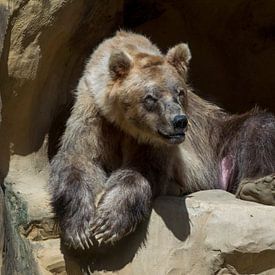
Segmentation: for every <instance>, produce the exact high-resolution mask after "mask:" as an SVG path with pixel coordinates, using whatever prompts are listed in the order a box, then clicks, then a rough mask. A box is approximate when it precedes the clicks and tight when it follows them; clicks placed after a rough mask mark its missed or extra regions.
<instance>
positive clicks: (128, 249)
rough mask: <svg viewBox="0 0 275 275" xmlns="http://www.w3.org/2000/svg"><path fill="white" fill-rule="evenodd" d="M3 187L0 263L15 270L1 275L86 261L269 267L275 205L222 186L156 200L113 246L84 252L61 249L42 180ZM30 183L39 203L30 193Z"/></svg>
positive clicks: (56, 269) (207, 270) (125, 267)
mask: <svg viewBox="0 0 275 275" xmlns="http://www.w3.org/2000/svg"><path fill="white" fill-rule="evenodd" d="M6 186H7V189H6V190H7V191H6V205H7V208H8V211H7V213H8V214H7V216H8V217H7V220H8V221H9V226H10V227H9V228H8V230H7V231H8V240H9V242H8V247H9V249H10V250H12V253H14V254H11V252H9V254H8V255H7V260H9V261H11V259H15V258H16V260H13V261H12V262H9V263H6V266H7V265H8V266H9V268H10V269H9V270H12V271H13V272H15V270H17V273H16V272H15V273H7V274H66V272H67V274H81V270H88V265H89V268H90V270H92V271H93V272H94V274H112V273H115V274H122V275H123V274H133V275H135V274H137V275H138V274H152V275H155V274H156V275H162V274H163V275H164V274H175V275H178V274H191V275H192V274H194V275H195V274H205V275H207V274H209V275H211V274H274V273H272V272H275V262H274V257H275V235H274V234H273V231H274V227H275V219H274V218H273V217H274V215H275V208H274V207H271V206H264V205H261V204H257V203H253V202H246V201H242V200H239V199H236V198H235V197H234V196H233V195H231V194H229V193H227V192H224V191H221V190H211V191H201V192H197V193H194V194H192V195H190V196H187V197H184V198H176V197H161V198H158V199H157V200H156V201H155V204H154V210H153V213H152V215H151V218H150V220H149V221H148V224H147V223H144V224H143V225H142V226H141V227H140V228H139V229H138V230H137V232H135V233H134V234H132V235H130V236H128V237H126V238H125V239H124V240H122V241H121V242H120V243H118V244H117V245H115V246H114V247H103V248H101V249H99V248H94V249H92V250H91V251H90V252H88V253H87V254H85V253H82V252H81V251H70V250H67V249H66V248H64V247H63V246H61V249H60V242H59V239H58V238H57V237H58V235H57V233H56V231H55V229H54V226H53V225H54V222H53V219H52V218H53V216H52V214H51V212H50V208H49V206H48V205H47V204H48V195H47V192H46V189H45V183H43V182H39V181H37V182H36V183H33V184H32V185H30V184H29V185H28V186H29V188H28V191H27V192H26V188H25V187H26V186H23V185H21V186H18V185H10V184H8V185H6ZM37 189H40V190H42V191H40V193H41V194H43V196H41V198H40V202H39V203H38V202H37V201H33V197H32V194H33V192H36V191H37ZM32 203H35V205H36V206H37V209H35V208H33V207H32ZM11 227H12V228H11ZM18 228H19V232H18V231H16V229H18ZM147 231H148V232H147ZM61 251H62V252H61ZM15 255H16V257H15ZM65 263H66V267H65ZM66 269H67V271H65V270H66ZM30 270H31V272H32V273H29V272H30ZM103 271H104V272H103ZM106 271H107V273H106ZM234 272H235V273H234Z"/></svg>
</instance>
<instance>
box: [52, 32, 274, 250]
mask: <svg viewBox="0 0 275 275" xmlns="http://www.w3.org/2000/svg"><path fill="white" fill-rule="evenodd" d="M190 58H191V54H190V51H189V48H188V46H187V45H186V44H183V43H182V44H179V45H177V46H175V47H173V48H171V49H170V50H169V51H168V52H167V54H166V55H163V54H162V53H161V52H160V50H159V49H158V48H157V47H156V46H154V45H153V44H152V43H151V42H150V41H149V40H148V39H147V38H145V37H144V36H142V35H138V34H134V33H131V32H124V31H120V32H117V34H116V35H115V36H114V37H113V38H110V39H107V40H105V41H104V42H102V43H101V44H100V45H99V47H98V48H97V49H96V50H95V51H94V53H93V54H92V56H91V58H90V59H89V62H88V63H87V65H86V69H85V71H84V74H83V76H82V78H81V79H80V81H79V84H78V87H77V92H76V101H75V104H74V107H73V110H72V114H71V116H70V118H69V120H68V122H67V126H66V131H65V133H64V135H63V138H62V142H61V147H60V149H59V151H58V153H57V155H56V156H55V157H54V159H53V160H52V162H51V175H50V186H51V194H52V204H53V208H54V211H55V213H56V215H57V218H58V219H59V223H60V227H61V232H62V237H63V239H64V241H65V242H66V243H67V244H68V245H72V246H73V247H74V248H78V247H79V248H82V249H88V248H89V247H90V246H91V245H92V241H91V239H92V238H91V237H92V236H93V237H95V239H97V240H98V242H99V243H100V242H104V243H107V242H114V241H117V240H119V239H121V238H122V237H123V236H125V235H127V234H129V233H130V232H132V231H133V230H135V228H136V226H137V225H138V224H139V223H140V222H141V221H142V220H143V219H145V218H146V217H148V215H149V214H150V211H151V205H152V199H153V198H155V197H156V196H159V195H163V194H176V195H178V194H184V193H190V192H194V191H197V190H202V189H212V188H223V189H226V190H228V191H230V192H236V189H237V187H238V184H239V183H240V182H241V181H242V180H243V179H245V178H259V177H263V176H265V175H268V174H271V173H273V172H274V167H275V119H274V116H273V115H272V114H269V113H265V112H262V111H258V110H253V111H251V112H248V113H246V114H243V115H233V116H231V115H229V114H227V113H226V112H224V111H223V110H222V109H220V108H219V107H217V106H215V105H213V104H211V103H209V102H207V101H205V100H203V99H201V98H200V97H198V96H197V95H195V93H193V92H192V89H191V88H190V87H189V86H188V84H187V67H188V63H189V60H190ZM102 193H103V195H102V196H101V198H100V199H99V201H98V203H96V201H97V197H98V195H99V194H102ZM96 205H97V206H96Z"/></svg>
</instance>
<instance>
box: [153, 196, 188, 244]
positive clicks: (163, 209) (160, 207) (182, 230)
mask: <svg viewBox="0 0 275 275" xmlns="http://www.w3.org/2000/svg"><path fill="white" fill-rule="evenodd" d="M185 200H186V197H182V198H179V197H172V196H169V197H159V198H157V199H156V200H155V202H154V207H153V208H154V210H155V212H156V213H157V214H158V215H159V216H160V217H161V218H162V220H163V221H164V223H165V225H166V226H167V228H168V229H169V230H170V231H171V232H172V233H173V235H174V236H175V237H176V238H177V239H179V240H181V241H185V240H186V239H187V237H188V236H189V234H190V223H189V215H188V212H187V208H186V202H185Z"/></svg>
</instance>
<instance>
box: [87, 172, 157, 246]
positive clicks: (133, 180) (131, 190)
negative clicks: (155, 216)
mask: <svg viewBox="0 0 275 275" xmlns="http://www.w3.org/2000/svg"><path fill="white" fill-rule="evenodd" d="M107 186H108V188H107V190H106V192H105V194H104V195H103V197H102V198H101V200H100V201H99V205H98V208H97V210H96V218H95V222H94V225H93V228H92V233H93V235H94V236H95V238H96V239H97V241H98V243H99V244H101V243H102V242H103V243H108V242H111V243H113V242H115V241H118V240H120V239H121V238H122V237H124V236H126V235H128V234H129V233H131V232H133V231H134V230H135V228H136V226H137V225H138V224H139V223H140V222H141V221H142V220H144V219H145V218H146V217H148V216H149V215H150V212H151V204H152V191H151V186H150V184H149V182H148V181H147V180H146V179H145V178H144V177H143V176H142V175H141V174H140V173H139V172H137V171H134V170H131V169H121V170H118V171H116V172H114V173H113V174H112V175H111V176H110V178H109V179H108V181H107Z"/></svg>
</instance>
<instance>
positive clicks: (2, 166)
mask: <svg viewBox="0 0 275 275" xmlns="http://www.w3.org/2000/svg"><path fill="white" fill-rule="evenodd" d="M274 12H275V5H274V3H273V2H272V1H269V2H268V1H265V2H264V1H248V0H244V1H241V0H238V1H214V0H212V1H207V2H202V1H187V0H186V1H185V0H184V1H182V0H173V1H161V0H149V1H147V0H125V1H124V0H118V1H111V0H100V1H99V0H94V1H90V0H62V1H60V0H51V1H35V0H16V1H15V0H14V1H8V0H3V1H0V55H1V61H0V92H1V100H0V110H1V117H2V119H1V128H0V172H1V173H0V174H1V184H2V186H3V190H4V193H2V192H0V224H1V225H3V224H4V225H5V228H4V227H3V226H1V227H0V251H2V250H3V249H2V247H3V232H4V231H5V247H4V256H5V257H4V261H3V264H2V261H1V260H0V265H2V274H20V275H25V274H26V275H29V274H34V275H35V274H66V273H68V274H80V273H81V270H82V271H87V270H88V269H90V270H92V271H94V273H95V274H101V273H103V271H107V272H109V273H112V272H115V273H116V274H153V275H154V274H157V275H159V274H170V275H177V274H206V275H207V274H215V273H216V274H238V273H240V274H254V273H257V274H274V273H275V264H274V256H275V255H274V251H275V248H274V244H275V237H274V234H273V231H274V228H275V224H274V216H275V215H274V214H275V213H274V211H275V210H274V208H273V207H269V206H263V205H259V204H256V203H251V202H243V201H240V200H237V199H235V198H234V197H233V196H232V195H230V194H228V193H225V192H222V191H205V192H199V193H196V194H192V195H191V196H189V197H187V198H171V197H169V198H168V197H167V198H159V199H158V200H157V201H156V202H155V207H154V211H153V213H152V216H151V218H150V220H148V221H147V222H145V223H144V224H143V225H142V226H141V227H140V228H139V230H138V231H137V232H136V233H135V234H133V235H131V236H128V237H127V238H125V239H124V240H122V241H121V242H120V243H119V244H117V245H116V246H114V247H105V248H104V247H103V248H102V249H99V250H97V249H93V250H92V251H90V252H89V253H88V254H87V255H84V254H83V253H81V252H79V251H70V250H67V249H66V247H64V246H63V245H62V244H60V239H59V236H58V233H57V230H56V228H55V223H54V217H53V214H52V212H51V208H50V206H49V195H48V193H47V179H48V169H49V159H51V157H52V156H53V155H54V154H55V152H56V150H57V147H58V139H59V137H60V135H61V134H62V131H63V130H64V125H65V122H66V119H67V118H68V116H69V113H70V108H71V106H72V102H73V96H72V91H73V89H74V88H75V87H76V85H77V81H78V79H79V77H80V75H81V72H82V70H83V66H84V63H85V60H86V58H87V57H88V56H89V54H91V52H92V51H93V49H94V48H95V47H96V45H98V43H100V42H101V41H102V39H104V38H105V37H107V36H110V35H111V34H113V32H114V31H115V30H116V29H117V28H119V27H121V26H122V27H125V28H127V29H129V28H131V29H134V30H136V31H140V32H142V33H144V34H146V35H148V36H150V37H151V38H152V40H153V41H154V42H155V43H156V44H158V45H159V46H160V47H161V48H162V49H163V50H164V51H165V50H166V49H167V48H169V47H170V46H173V45H174V44H176V43H178V42H181V41H184V42H186V41H188V42H189V46H190V48H191V50H192V53H193V54H192V55H193V59H192V64H191V74H190V75H191V80H192V83H193V84H194V86H195V88H197V87H198V88H199V90H200V91H201V93H203V94H204V95H206V96H207V97H208V98H215V99H218V100H216V101H217V102H218V101H220V102H223V105H224V106H227V107H228V109H230V110H232V111H236V110H238V111H241V110H243V108H248V107H251V106H253V105H254V103H255V102H258V103H260V104H261V105H262V106H263V107H270V108H271V109H272V110H275V105H274V104H275V103H274V100H273V97H274V86H275V83H274V81H275V78H274V77H273V75H272V74H273V71H274V70H273V67H274V62H275V60H274V58H275V54H274V49H275V46H274V23H273V21H274V16H273V15H274ZM210 15H211V16H210ZM255 76H256V77H255ZM259 91H260V92H259ZM241 94H242V95H243V96H244V97H245V100H241V101H236V98H239V95H241ZM1 102H2V103H1ZM1 191H2V190H1ZM4 208H5V211H4V212H5V213H4V215H3V209H4ZM3 220H4V221H3ZM147 230H148V233H147V234H146V232H147ZM146 236H147V239H146ZM1 258H2V257H1Z"/></svg>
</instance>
